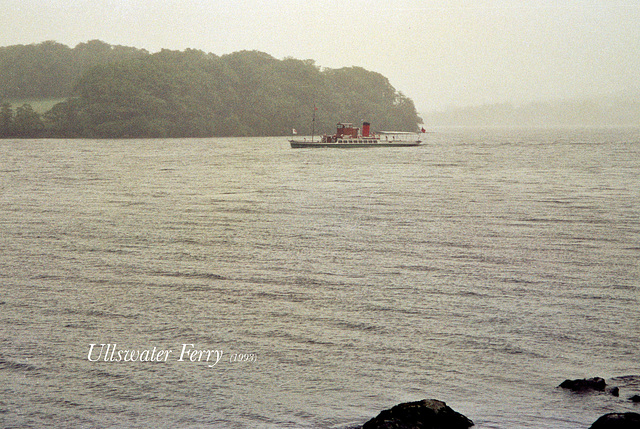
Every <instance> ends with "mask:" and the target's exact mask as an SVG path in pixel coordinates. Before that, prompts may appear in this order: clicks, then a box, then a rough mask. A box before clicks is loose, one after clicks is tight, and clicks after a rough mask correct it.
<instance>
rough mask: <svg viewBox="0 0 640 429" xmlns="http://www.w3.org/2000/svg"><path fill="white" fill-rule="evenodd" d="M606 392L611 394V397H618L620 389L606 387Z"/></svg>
mask: <svg viewBox="0 0 640 429" xmlns="http://www.w3.org/2000/svg"><path fill="white" fill-rule="evenodd" d="M606 392H607V393H611V394H612V395H613V396H620V388H619V387H618V386H614V387H611V388H609V387H607V389H606Z"/></svg>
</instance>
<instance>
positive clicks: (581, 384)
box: [559, 377, 607, 392]
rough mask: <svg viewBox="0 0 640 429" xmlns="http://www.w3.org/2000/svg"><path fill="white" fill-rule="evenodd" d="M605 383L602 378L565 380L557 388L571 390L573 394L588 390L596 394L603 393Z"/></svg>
mask: <svg viewBox="0 0 640 429" xmlns="http://www.w3.org/2000/svg"><path fill="white" fill-rule="evenodd" d="M606 386H607V383H606V382H605V381H604V378H600V377H593V378H583V379H581V380H565V381H563V382H562V383H561V384H560V386H559V387H562V388H563V389H569V390H573V391H574V392H587V391H589V390H596V391H598V392H604V389H605V387H606Z"/></svg>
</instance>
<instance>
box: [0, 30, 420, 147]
mask: <svg viewBox="0 0 640 429" xmlns="http://www.w3.org/2000/svg"><path fill="white" fill-rule="evenodd" d="M0 76H2V79H0V104H1V107H0V137H5V138H6V137H63V138H74V137H77V138H139V137H140V138H142V137H211V136H276V135H287V134H290V133H291V130H292V128H296V129H297V130H298V132H299V133H300V134H310V133H311V115H312V112H313V111H314V106H315V107H317V109H318V110H317V119H316V124H315V129H316V131H318V130H319V131H328V130H331V129H333V127H334V126H335V122H337V121H340V120H351V121H354V122H355V121H360V120H362V119H365V120H367V121H369V122H371V123H373V124H375V126H376V127H377V128H378V129H396V130H406V131H414V130H417V129H418V124H419V123H421V119H420V118H419V117H418V114H417V112H416V109H415V106H414V104H413V101H412V100H411V99H409V98H408V97H406V96H404V95H403V94H402V93H400V92H398V91H397V90H396V89H395V88H394V87H393V86H392V85H391V84H390V83H389V80H388V79H387V78H386V77H384V76H383V75H381V74H379V73H376V72H372V71H368V70H365V69H363V68H360V67H346V68H341V69H328V68H321V67H319V66H317V65H316V64H315V62H314V61H313V60H298V59H293V58H285V59H283V60H279V59H276V58H274V57H272V56H270V55H268V54H266V53H263V52H258V51H240V52H235V53H231V54H227V55H222V56H218V55H215V54H212V53H205V52H203V51H199V50H193V49H187V50H185V51H171V50H162V51H160V52H157V53H149V52H148V51H146V50H144V49H136V48H131V47H125V46H113V45H109V44H107V43H105V42H101V41H98V40H93V41H89V42H86V43H81V44H78V45H77V46H75V47H74V48H70V47H68V46H66V45H63V44H60V43H57V42H52V41H48V42H43V43H39V44H32V45H15V46H8V47H0ZM47 99H49V100H55V101H56V102H55V103H52V107H51V108H50V109H48V110H46V111H44V112H38V111H36V110H35V109H34V108H33V107H32V105H31V104H33V103H31V104H29V103H21V102H18V103H16V102H15V101H14V100H47Z"/></svg>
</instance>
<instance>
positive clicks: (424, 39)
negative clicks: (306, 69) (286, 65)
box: [0, 0, 640, 112]
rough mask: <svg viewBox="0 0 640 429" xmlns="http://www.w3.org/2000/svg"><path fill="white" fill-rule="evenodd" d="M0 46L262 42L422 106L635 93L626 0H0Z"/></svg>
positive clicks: (637, 67) (638, 49)
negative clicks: (353, 72) (369, 75)
mask: <svg viewBox="0 0 640 429" xmlns="http://www.w3.org/2000/svg"><path fill="white" fill-rule="evenodd" d="M6 3H7V5H6V7H5V8H4V10H5V13H4V14H3V15H2V17H0V26H1V27H0V28H2V30H1V31H0V45H2V46H9V45H16V44H32V43H40V42H43V41H46V40H53V41H56V42H59V43H63V44H65V45H68V46H71V47H73V46H75V45H77V44H78V43H82V42H86V41H88V40H93V39H99V40H102V41H104V42H106V43H110V44H114V45H124V46H133V47H136V48H143V49H147V50H149V51H151V52H156V51H159V50H161V49H174V50H184V49H187V48H191V49H199V50H203V51H205V52H211V53H214V54H216V55H224V54H227V53H231V52H235V51H239V50H245V49H246V50H259V51H262V52H266V53H268V54H270V55H273V56H274V57H276V58H280V59H282V58H285V57H294V58H298V59H313V60H315V62H316V64H317V65H318V66H320V67H328V68H340V67H349V66H360V67H364V68H365V69H367V70H372V71H376V72H379V73H381V74H383V75H385V76H386V77H388V78H389V80H390V82H391V84H392V85H393V86H394V87H395V88H396V89H398V90H399V91H401V92H402V93H404V94H405V95H407V96H408V97H410V98H411V99H413V100H414V102H415V105H416V108H417V110H418V111H419V112H429V111H435V110H442V109H445V108H448V107H459V106H477V105H483V104H493V103H505V102H510V103H515V104H522V103H527V102H535V101H545V100H561V99H576V98H585V97H597V96H604V95H610V94H617V93H626V92H638V90H639V88H640V86H639V85H638V82H639V81H640V3H635V4H634V3H632V2H630V1H606V2H605V1H580V2H579V1H566V0H565V1H556V2H552V1H536V2H521V1H520V2H515V1H500V2H495V1H494V2H489V1H476V2H473V3H470V2H466V1H462V0H455V1H417V0H406V1H390V2H383V1H382V0H369V1H361V0H351V1H349V0H347V1H340V2H338V1H334V0H325V1H316V2H305V3H303V2H301V1H298V0H276V1H269V2H268V1H262V0H245V1H230V0H223V1H218V2H216V3H215V4H212V3H210V2H205V1H200V0H183V1H177V0H170V1H160V0H149V1H139V0H133V1H125V0H107V1H98V2H89V1H87V0H76V1H72V2H62V1H61V0H50V1H46V2H44V3H43V2H36V1H34V0H20V1H18V0H6Z"/></svg>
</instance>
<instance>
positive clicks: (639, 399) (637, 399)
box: [629, 395, 640, 402]
mask: <svg viewBox="0 0 640 429" xmlns="http://www.w3.org/2000/svg"><path fill="white" fill-rule="evenodd" d="M629 400H630V401H631V402H640V395H633V396H632V397H630V398H629Z"/></svg>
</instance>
